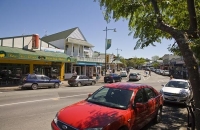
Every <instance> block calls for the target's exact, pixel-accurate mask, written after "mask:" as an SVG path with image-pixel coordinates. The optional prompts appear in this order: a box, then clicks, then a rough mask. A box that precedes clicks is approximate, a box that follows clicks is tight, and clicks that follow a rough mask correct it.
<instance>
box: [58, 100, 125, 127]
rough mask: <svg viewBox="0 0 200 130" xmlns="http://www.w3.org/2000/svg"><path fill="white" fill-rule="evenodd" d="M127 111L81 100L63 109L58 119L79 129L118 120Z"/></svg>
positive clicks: (100, 125) (101, 125)
mask: <svg viewBox="0 0 200 130" xmlns="http://www.w3.org/2000/svg"><path fill="white" fill-rule="evenodd" d="M126 112H127V111H126V110H121V109H115V108H109V107H105V106H100V105H97V104H93V103H90V102H87V101H81V102H78V103H76V104H74V105H71V106H68V107H65V108H63V109H61V110H60V111H59V113H58V120H60V121H62V122H64V123H66V124H68V125H71V126H73V127H75V128H78V129H85V128H94V127H103V126H106V125H108V124H109V123H112V122H114V121H116V120H117V119H119V118H120V117H121V115H124V114H125V113H126Z"/></svg>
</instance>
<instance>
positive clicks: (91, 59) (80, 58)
mask: <svg viewBox="0 0 200 130" xmlns="http://www.w3.org/2000/svg"><path fill="white" fill-rule="evenodd" d="M76 58H77V61H86V62H99V63H104V62H105V59H101V58H94V57H76Z"/></svg>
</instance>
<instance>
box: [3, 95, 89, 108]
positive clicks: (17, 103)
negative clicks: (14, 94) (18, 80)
mask: <svg viewBox="0 0 200 130" xmlns="http://www.w3.org/2000/svg"><path fill="white" fill-rule="evenodd" d="M83 95H88V94H79V95H72V96H65V97H57V98H47V99H40V100H33V101H25V102H16V103H9V104H2V105H0V107H4V106H11V105H19V104H26V103H33V102H42V101H48V100H59V99H63V98H71V97H78V96H83Z"/></svg>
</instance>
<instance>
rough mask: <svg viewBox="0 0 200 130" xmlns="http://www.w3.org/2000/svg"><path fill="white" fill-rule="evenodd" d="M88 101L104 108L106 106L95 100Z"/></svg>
mask: <svg viewBox="0 0 200 130" xmlns="http://www.w3.org/2000/svg"><path fill="white" fill-rule="evenodd" d="M87 101H88V102H90V103H94V104H98V105H103V106H105V103H103V102H98V101H95V100H92V99H90V100H87Z"/></svg>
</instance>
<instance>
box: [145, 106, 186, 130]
mask: <svg viewBox="0 0 200 130" xmlns="http://www.w3.org/2000/svg"><path fill="white" fill-rule="evenodd" d="M142 130H187V109H186V107H185V105H180V104H171V103H165V104H164V106H163V117H162V121H161V123H158V124H153V123H149V124H148V125H147V126H146V127H145V128H143V129H142Z"/></svg>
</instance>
